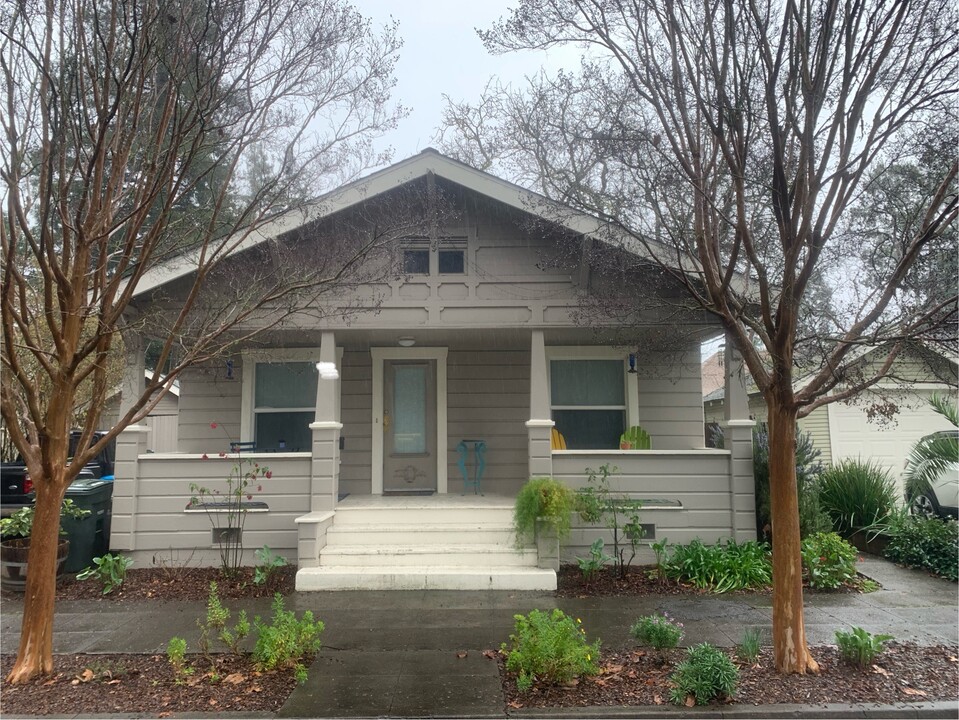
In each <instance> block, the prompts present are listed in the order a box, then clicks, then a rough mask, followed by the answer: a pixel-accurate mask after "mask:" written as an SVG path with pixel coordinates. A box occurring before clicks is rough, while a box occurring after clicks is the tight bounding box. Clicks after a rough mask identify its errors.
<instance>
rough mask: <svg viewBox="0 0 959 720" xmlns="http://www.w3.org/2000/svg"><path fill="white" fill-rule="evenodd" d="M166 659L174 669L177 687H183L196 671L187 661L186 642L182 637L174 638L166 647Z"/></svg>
mask: <svg viewBox="0 0 959 720" xmlns="http://www.w3.org/2000/svg"><path fill="white" fill-rule="evenodd" d="M166 657H167V660H168V661H169V663H170V667H172V668H173V676H174V678H175V679H176V684H177V685H182V684H183V682H184V681H185V680H186V678H187V677H188V676H189V675H192V674H193V673H194V672H195V671H194V668H193V667H192V666H190V664H189V663H187V661H186V640H184V639H183V638H181V637H172V638H170V642H168V643H167V646H166Z"/></svg>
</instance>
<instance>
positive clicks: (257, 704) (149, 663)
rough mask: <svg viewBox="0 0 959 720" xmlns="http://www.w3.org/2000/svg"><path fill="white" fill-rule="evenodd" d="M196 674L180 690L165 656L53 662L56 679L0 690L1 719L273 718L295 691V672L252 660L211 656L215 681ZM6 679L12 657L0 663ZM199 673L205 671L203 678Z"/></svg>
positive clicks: (61, 657)
mask: <svg viewBox="0 0 959 720" xmlns="http://www.w3.org/2000/svg"><path fill="white" fill-rule="evenodd" d="M189 660H191V661H194V660H195V664H196V665H197V666H198V669H197V671H196V673H195V674H194V675H192V676H190V677H189V678H187V680H186V681H185V682H183V683H181V684H177V683H176V679H175V677H174V674H173V670H172V669H171V667H170V664H169V662H168V661H167V659H166V656H164V655H57V656H55V657H54V667H55V669H56V672H55V674H54V675H52V676H50V677H45V678H40V679H38V680H35V681H33V682H29V683H25V684H23V685H9V684H7V683H4V685H3V713H4V715H52V716H54V717H72V716H74V715H75V714H76V713H77V710H78V709H82V710H83V712H84V713H85V714H94V713H120V714H124V715H132V714H135V713H149V714H156V715H158V716H159V717H164V716H165V715H168V714H170V713H191V712H193V713H200V712H203V713H218V712H239V711H245V712H275V711H277V710H278V709H279V708H280V707H281V706H282V705H283V703H284V702H286V699H287V697H289V695H290V693H291V692H292V691H293V688H294V686H295V685H296V679H295V678H294V671H293V670H278V671H273V672H265V673H259V672H257V671H256V670H255V669H254V667H253V662H252V660H251V659H250V658H249V657H245V656H239V657H238V656H236V655H222V656H219V655H215V656H214V662H215V663H216V673H217V675H219V679H218V681H216V682H211V678H210V673H209V672H207V670H209V666H208V665H207V664H206V661H205V660H203V659H202V658H193V657H190V658H189ZM0 667H2V670H3V675H4V676H6V675H7V673H8V672H9V671H10V668H11V667H13V656H12V655H4V656H3V657H2V658H0ZM201 669H202V670H201Z"/></svg>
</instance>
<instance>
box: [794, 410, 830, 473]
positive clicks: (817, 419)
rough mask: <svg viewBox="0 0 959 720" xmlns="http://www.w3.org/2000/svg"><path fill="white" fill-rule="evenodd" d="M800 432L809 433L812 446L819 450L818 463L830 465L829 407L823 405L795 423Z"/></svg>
mask: <svg viewBox="0 0 959 720" xmlns="http://www.w3.org/2000/svg"><path fill="white" fill-rule="evenodd" d="M796 425H797V427H798V428H799V431H800V432H806V433H809V435H810V436H811V437H812V442H813V445H814V446H815V447H816V449H817V450H819V452H820V455H819V462H821V463H822V464H823V465H831V464H832V443H831V442H830V439H829V407H828V406H826V405H824V406H822V407H818V408H816V409H815V410H813V411H812V412H811V413H809V415H807V416H806V417H804V418H801V419H800V420H799V421H798V422H797V423H796Z"/></svg>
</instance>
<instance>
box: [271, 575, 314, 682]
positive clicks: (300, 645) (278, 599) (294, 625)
mask: <svg viewBox="0 0 959 720" xmlns="http://www.w3.org/2000/svg"><path fill="white" fill-rule="evenodd" d="M253 627H254V628H256V632H257V639H256V646H255V647H254V648H253V661H254V662H255V663H256V666H257V669H258V670H275V669H277V668H287V667H291V668H294V669H295V670H296V679H297V680H298V681H299V682H301V683H302V682H306V667H305V666H304V665H303V658H304V657H306V656H307V655H310V654H312V653H315V652H316V651H317V650H319V649H320V633H322V632H323V627H324V625H323V623H322V622H321V621H319V620H316V621H314V620H313V613H312V612H310V611H309V610H306V611H305V612H304V613H303V618H302V619H301V620H297V619H296V613H295V612H293V611H291V610H285V609H284V607H283V597H282V596H281V595H280V594H279V593H277V594H276V595H274V596H273V621H272V622H271V623H270V624H269V625H268V624H266V623H265V622H263V621H262V620H261V619H260V617H259V616H257V617H255V618H253Z"/></svg>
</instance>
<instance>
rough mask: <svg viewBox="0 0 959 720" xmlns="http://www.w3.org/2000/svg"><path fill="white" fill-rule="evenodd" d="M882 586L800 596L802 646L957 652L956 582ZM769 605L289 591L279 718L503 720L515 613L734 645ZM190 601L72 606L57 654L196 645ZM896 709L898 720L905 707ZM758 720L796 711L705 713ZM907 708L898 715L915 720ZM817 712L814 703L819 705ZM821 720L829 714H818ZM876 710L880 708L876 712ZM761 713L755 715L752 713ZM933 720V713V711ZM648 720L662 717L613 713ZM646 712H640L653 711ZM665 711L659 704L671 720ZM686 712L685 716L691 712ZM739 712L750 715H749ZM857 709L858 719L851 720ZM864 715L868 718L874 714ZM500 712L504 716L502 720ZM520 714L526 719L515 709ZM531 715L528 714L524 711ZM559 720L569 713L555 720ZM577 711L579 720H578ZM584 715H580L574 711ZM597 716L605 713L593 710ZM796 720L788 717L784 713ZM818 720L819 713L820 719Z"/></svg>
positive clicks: (620, 643)
mask: <svg viewBox="0 0 959 720" xmlns="http://www.w3.org/2000/svg"><path fill="white" fill-rule="evenodd" d="M859 569H860V571H861V572H863V573H864V574H866V575H868V576H870V577H873V578H874V579H876V580H877V581H878V582H880V583H881V584H882V585H883V589H882V590H879V591H878V592H875V593H871V594H868V595H848V594H843V595H830V594H819V593H816V594H809V595H808V596H807V598H806V610H805V612H806V615H805V617H806V629H807V632H808V635H809V641H810V643H813V644H817V643H831V642H833V633H834V632H835V630H837V629H841V628H845V629H848V628H849V627H850V626H851V625H858V626H861V627H864V628H865V629H867V630H869V631H870V632H884V633H890V634H892V635H894V636H895V637H896V639H897V640H914V641H915V642H918V643H920V644H930V645H931V644H939V643H942V644H952V645H955V644H957V643H959V623H957V595H956V585H955V584H953V583H949V582H946V581H943V580H937V579H935V578H930V577H928V576H927V575H925V574H924V573H921V572H916V571H910V570H904V569H901V568H897V567H896V566H894V565H892V564H891V563H888V562H886V561H884V560H877V559H867V560H864V561H863V562H862V563H861V564H860V567H859ZM770 605H771V598H770V597H768V596H752V595H729V596H722V595H720V596H715V595H713V596H696V597H682V596H679V597H671V596H642V597H626V598H584V599H576V598H570V599H567V598H556V597H553V596H552V595H550V594H547V593H512V592H452V591H448V592H440V591H406V592H342V593H298V594H295V595H294V596H292V597H291V598H289V599H288V601H287V607H288V608H289V609H295V610H297V611H302V610H307V609H309V610H312V611H313V612H314V614H315V615H316V616H317V617H318V618H320V619H322V620H323V621H324V622H325V623H326V631H325V632H324V634H323V650H322V651H321V652H320V654H319V655H318V656H317V658H316V661H315V662H314V663H313V665H312V667H311V668H310V672H309V678H308V680H307V682H306V683H305V684H303V685H301V686H298V687H297V689H296V690H294V692H293V694H292V695H291V696H290V698H289V700H288V702H287V703H286V705H285V706H284V707H283V708H282V709H281V711H280V713H279V715H280V716H281V717H377V716H394V717H429V716H439V717H464V716H471V717H504V716H505V713H506V708H505V707H504V701H503V697H502V693H501V690H500V682H499V675H498V672H497V666H496V663H495V662H493V661H492V660H489V659H487V658H486V657H484V656H483V651H484V650H486V649H493V648H498V647H499V644H500V643H501V642H503V641H504V640H506V639H507V637H508V636H509V633H510V632H511V631H512V629H513V616H514V615H516V614H518V613H526V612H528V611H529V610H531V609H533V608H540V609H550V608H553V607H559V608H562V609H563V610H564V611H565V612H566V613H567V614H570V615H572V616H574V617H578V618H581V619H582V621H583V626H584V627H585V628H586V630H587V633H588V634H589V637H590V638H594V637H600V638H602V639H603V644H604V646H606V647H614V648H615V647H624V646H630V645H633V644H635V641H634V640H632V638H630V637H629V627H630V625H631V624H632V623H633V622H634V621H635V620H636V618H638V617H639V616H641V615H647V614H650V613H653V612H662V611H663V610H668V611H669V613H670V614H671V615H672V616H673V617H675V618H677V619H678V620H680V621H682V622H683V623H684V624H685V626H686V631H687V632H686V638H685V640H684V644H695V643H699V642H704V641H708V642H712V643H715V644H717V645H721V646H732V645H735V644H736V643H737V642H738V641H739V640H740V638H741V637H742V633H743V630H744V629H745V628H747V627H759V628H763V629H764V631H765V632H766V633H767V634H768V632H769V630H768V629H769V627H770V624H771V609H770ZM229 607H231V608H232V609H234V610H239V609H241V608H243V609H246V610H247V612H249V613H251V614H252V613H259V614H261V615H268V614H269V603H268V601H266V600H259V601H249V602H231V603H229ZM19 611H20V608H19V607H17V606H16V603H13V602H7V603H4V607H3V612H2V618H0V648H2V651H3V652H13V651H15V649H16V641H17V637H18V632H19V624H20V612H19ZM203 613H204V605H203V604H202V603H187V602H175V603H149V604H146V603H144V604H141V605H134V604H123V605H114V604H111V603H109V602H97V601H83V602H79V601H77V602H69V603H61V604H60V605H59V607H58V612H57V617H56V623H55V631H54V650H55V651H56V652H61V653H64V652H134V653H136V652H144V653H152V652H163V651H164V650H165V648H166V643H167V641H168V640H169V639H170V637H172V636H173V635H180V636H182V637H185V638H187V639H188V642H189V641H190V639H191V638H194V637H195V636H196V625H195V621H196V618H198V617H201V616H202V614H203ZM906 708H908V712H907V711H906ZM956 708H957V704H956V703H947V704H945V705H944V706H943V705H942V704H937V705H930V706H927V707H926V711H925V712H924V713H920V714H921V715H922V716H924V717H926V716H929V717H931V716H936V715H937V713H938V715H939V716H945V717H956V714H957V712H956ZM734 709H735V711H736V713H737V714H738V716H747V715H748V716H751V717H767V716H771V713H773V712H774V711H775V712H776V714H777V715H780V716H785V715H781V713H784V712H792V713H795V712H799V710H798V709H797V708H790V709H788V710H787V709H786V708H778V709H777V708H774V707H773V706H769V707H766V708H756V709H749V708H735V707H733V708H729V709H727V710H725V711H724V712H720V711H719V710H716V711H715V715H716V716H719V715H723V716H727V717H729V716H731V713H730V711H732V710H734ZM915 709H916V706H905V707H902V708H900V709H899V712H898V714H897V713H892V715H889V714H886V715H884V716H887V717H889V716H903V713H906V714H909V715H910V716H913V717H914V716H915V714H914V713H913V711H914V710H915ZM819 710H820V712H822V711H823V709H822V708H820V709H819ZM828 710H829V713H830V714H829V716H833V715H835V714H836V713H835V712H833V711H834V710H835V708H829V709H828ZM887 710H890V711H891V710H892V709H888V708H887V709H886V710H884V711H883V712H886V711H887ZM760 711H762V712H760ZM943 711H944V712H945V714H944V715H942V712H943ZM623 712H626V713H627V714H631V715H634V716H637V717H639V716H643V717H652V716H653V714H655V713H662V712H664V710H663V709H653V708H646V709H642V708H637V709H629V710H627V709H622V711H620V712H617V715H618V716H622V713H623ZM651 713H652V714H651ZM678 713H679V711H678V710H677V709H674V708H670V709H668V712H666V714H668V716H670V717H674V716H676V715H677V714H678ZM702 713H703V711H698V713H697V714H696V716H697V717H703V716H704V715H703V714H702ZM750 713H752V714H751V715H750ZM862 713H863V709H862V708H857V709H856V710H855V714H856V716H857V717H863V714H862ZM877 713H879V710H878V709H876V710H874V712H873V713H872V716H876V717H879V716H883V715H882V713H879V714H877ZM511 714H512V713H511ZM518 714H519V715H522V714H524V713H518ZM526 714H527V715H528V714H529V713H528V712H527V713H526ZM561 714H562V715H564V716H570V715H571V714H572V713H571V712H570V711H569V710H566V711H564V712H563V713H561ZM577 714H580V713H577ZM584 714H588V713H584ZM601 714H602V715H604V716H605V715H608V714H609V709H608V708H606V709H604V710H603V712H602V713H601ZM794 716H795V715H794ZM820 716H821V715H820Z"/></svg>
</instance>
